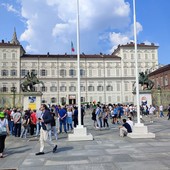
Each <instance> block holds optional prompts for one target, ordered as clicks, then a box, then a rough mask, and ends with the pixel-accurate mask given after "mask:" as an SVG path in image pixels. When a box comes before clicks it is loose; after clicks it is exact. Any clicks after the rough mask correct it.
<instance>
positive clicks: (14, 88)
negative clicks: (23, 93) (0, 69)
mask: <svg viewBox="0 0 170 170" xmlns="http://www.w3.org/2000/svg"><path fill="white" fill-rule="evenodd" d="M16 90H17V89H16V87H15V86H14V84H13V86H12V87H11V92H12V93H13V100H12V101H13V104H12V106H13V108H14V107H15V94H16Z"/></svg>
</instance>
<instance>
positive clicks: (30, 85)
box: [20, 71, 44, 92]
mask: <svg viewBox="0 0 170 170" xmlns="http://www.w3.org/2000/svg"><path fill="white" fill-rule="evenodd" d="M24 79H25V81H23V82H22V83H21V85H20V86H21V89H22V91H23V92H35V85H36V84H42V87H44V83H43V82H42V81H39V80H38V78H37V74H35V73H34V72H33V71H31V73H30V72H29V71H28V72H27V74H26V75H25V76H24Z"/></svg>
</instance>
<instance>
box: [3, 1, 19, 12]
mask: <svg viewBox="0 0 170 170" xmlns="http://www.w3.org/2000/svg"><path fill="white" fill-rule="evenodd" d="M1 5H2V6H3V7H5V8H6V10H7V11H8V12H13V13H15V14H20V11H18V10H17V9H15V8H14V6H13V5H10V4H8V3H2V4H1Z"/></svg>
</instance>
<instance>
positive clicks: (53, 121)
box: [48, 109, 58, 141]
mask: <svg viewBox="0 0 170 170" xmlns="http://www.w3.org/2000/svg"><path fill="white" fill-rule="evenodd" d="M50 113H51V116H52V121H51V130H49V132H48V136H49V140H50V141H51V140H52V132H53V134H54V136H55V139H56V140H57V139H58V136H57V128H56V114H55V113H54V110H53V109H51V112H50Z"/></svg>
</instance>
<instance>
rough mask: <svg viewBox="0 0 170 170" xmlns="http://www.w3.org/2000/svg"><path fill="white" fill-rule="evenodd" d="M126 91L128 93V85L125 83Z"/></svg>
mask: <svg viewBox="0 0 170 170" xmlns="http://www.w3.org/2000/svg"><path fill="white" fill-rule="evenodd" d="M124 85H125V91H128V83H125V84H124Z"/></svg>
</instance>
